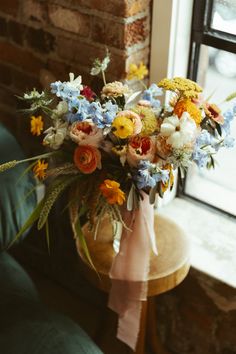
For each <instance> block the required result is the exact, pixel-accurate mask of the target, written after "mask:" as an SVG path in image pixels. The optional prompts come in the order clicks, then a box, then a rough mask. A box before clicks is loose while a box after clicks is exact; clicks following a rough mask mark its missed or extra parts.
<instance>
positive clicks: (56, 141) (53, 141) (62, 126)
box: [43, 120, 68, 150]
mask: <svg viewBox="0 0 236 354" xmlns="http://www.w3.org/2000/svg"><path fill="white" fill-rule="evenodd" d="M67 126H68V123H67V122H62V121H59V120H56V121H55V126H54V127H50V128H48V129H47V130H45V132H44V133H46V134H47V135H46V136H45V138H44V139H43V143H44V145H47V146H50V148H52V149H54V150H57V149H59V147H60V146H61V144H62V143H63V141H64V139H65V138H66V136H67Z"/></svg>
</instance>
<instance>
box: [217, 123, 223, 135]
mask: <svg viewBox="0 0 236 354" xmlns="http://www.w3.org/2000/svg"><path fill="white" fill-rule="evenodd" d="M216 130H217V132H218V134H219V135H220V136H221V135H222V130H221V126H220V124H218V123H216Z"/></svg>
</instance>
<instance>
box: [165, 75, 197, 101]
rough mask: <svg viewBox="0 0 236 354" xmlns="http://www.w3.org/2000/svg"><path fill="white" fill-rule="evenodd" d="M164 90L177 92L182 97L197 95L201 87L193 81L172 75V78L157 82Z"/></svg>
mask: <svg viewBox="0 0 236 354" xmlns="http://www.w3.org/2000/svg"><path fill="white" fill-rule="evenodd" d="M158 86H159V87H162V88H164V89H165V90H169V91H174V92H176V91H177V92H178V93H179V94H180V95H181V96H182V97H184V98H194V97H198V94H199V93H200V92H202V88H201V87H200V86H199V85H198V84H197V83H196V82H194V81H192V80H189V79H185V78H183V77H174V78H173V79H167V78H166V79H163V80H161V81H160V82H159V84H158Z"/></svg>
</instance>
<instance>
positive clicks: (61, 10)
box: [49, 5, 90, 37]
mask: <svg viewBox="0 0 236 354" xmlns="http://www.w3.org/2000/svg"><path fill="white" fill-rule="evenodd" d="M49 18H50V20H51V23H52V24H53V25H54V26H55V27H58V28H61V29H63V30H65V31H69V32H73V33H77V34H79V35H80V36H83V37H85V36H86V37H87V36H88V35H89V33H90V16H88V15H86V14H82V13H80V12H78V11H76V10H69V9H67V8H65V7H61V6H56V5H51V6H49Z"/></svg>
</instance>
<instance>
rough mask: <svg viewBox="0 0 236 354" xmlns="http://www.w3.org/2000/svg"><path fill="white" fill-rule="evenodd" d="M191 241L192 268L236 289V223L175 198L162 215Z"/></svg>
mask: <svg viewBox="0 0 236 354" xmlns="http://www.w3.org/2000/svg"><path fill="white" fill-rule="evenodd" d="M158 212H159V213H160V214H163V215H165V216H168V217H169V218H170V219H172V220H174V221H175V222H176V223H177V224H179V225H180V226H181V227H182V228H183V229H184V231H185V232H186V234H187V235H188V236H189V237H190V240H191V265H192V266H193V267H194V268H196V269H198V270H200V271H202V272H204V273H207V274H209V275H210V276H212V277H214V278H216V279H219V280H221V281H222V282H224V283H226V284H228V285H230V286H232V287H234V288H236V221H235V219H233V218H230V217H228V216H226V215H223V214H220V213H219V212H214V211H212V210H210V209H209V208H206V207H205V206H204V205H203V206H201V205H199V204H198V203H194V202H192V201H189V200H185V199H181V198H175V199H174V200H173V201H171V202H170V203H169V204H168V205H166V206H163V207H162V208H160V210H159V211H158Z"/></svg>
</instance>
